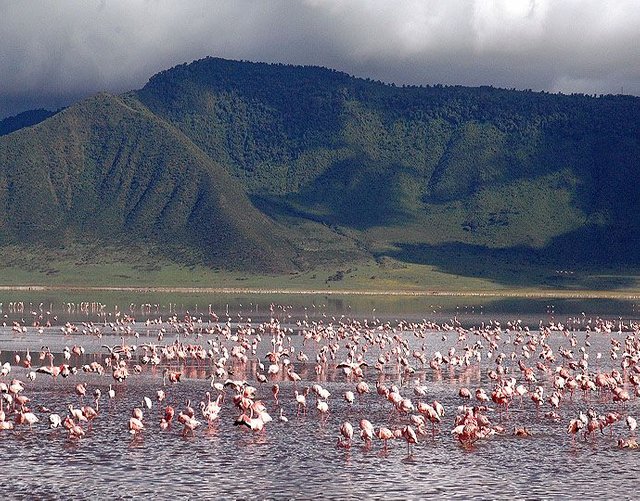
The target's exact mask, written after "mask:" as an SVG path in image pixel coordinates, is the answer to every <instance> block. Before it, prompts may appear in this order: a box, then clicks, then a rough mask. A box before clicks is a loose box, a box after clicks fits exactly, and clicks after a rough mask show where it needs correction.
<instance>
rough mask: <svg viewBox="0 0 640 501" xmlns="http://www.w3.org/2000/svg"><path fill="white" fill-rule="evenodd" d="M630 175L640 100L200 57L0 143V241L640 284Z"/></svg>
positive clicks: (213, 259) (271, 266)
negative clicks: (620, 278) (594, 275)
mask: <svg viewBox="0 0 640 501" xmlns="http://www.w3.org/2000/svg"><path fill="white" fill-rule="evenodd" d="M639 159H640V99H639V98H635V97H629V96H598V97H594V96H585V95H560V94H549V93H535V92H531V91H515V90H504V89H495V88H491V87H480V88H468V87H457V86H456V87H444V86H430V87H397V86H393V85H387V84H383V83H381V82H375V81H371V80H363V79H358V78H354V77H351V76H349V75H347V74H344V73H340V72H337V71H333V70H329V69H325V68H318V67H298V66H287V65H271V64H263V63H249V62H238V61H228V60H223V59H217V58H207V59H203V60H200V61H196V62H194V63H191V64H184V65H180V66H177V67H175V68H172V69H169V70H166V71H163V72H161V73H159V74H157V75H155V76H153V77H152V78H151V79H150V80H149V82H148V83H147V85H145V86H144V88H142V89H140V90H138V91H132V92H130V93H127V94H125V95H123V96H120V97H115V96H108V95H99V96H96V97H94V98H91V99H89V100H86V101H83V102H81V103H78V104H76V105H75V106H72V107H70V108H69V109H67V110H64V111H62V112H60V113H58V114H57V115H55V116H52V117H51V118H48V119H47V120H45V121H43V122H41V123H39V124H38V125H35V126H34V127H30V128H27V129H22V130H19V131H17V132H13V133H11V134H9V135H6V136H4V137H2V138H0V207H4V210H3V211H2V215H0V236H1V238H2V241H3V242H5V243H7V242H11V243H16V242H23V241H33V240H34V239H35V240H38V241H41V240H42V239H44V240H45V241H47V242H53V243H54V244H56V245H59V244H60V242H61V240H64V239H65V238H69V236H68V235H71V234H72V235H76V236H78V238H81V237H82V238H86V236H87V235H91V237H92V238H93V237H95V238H97V239H113V238H117V239H121V238H123V237H125V236H126V238H129V239H133V240H135V241H150V242H155V244H157V243H159V242H162V245H163V246H164V247H166V248H165V249H164V251H163V252H164V253H165V254H166V255H167V256H168V257H170V258H172V259H174V260H175V261H177V262H181V260H183V259H184V256H185V255H189V256H190V258H189V259H190V260H191V261H194V260H195V261H196V262H202V263H204V264H207V265H209V266H215V267H221V268H229V269H246V270H257V269H259V270H263V271H267V272H282V271H287V270H288V271H296V270H307V269H312V268H314V267H318V266H321V265H322V266H337V264H344V263H347V262H362V261H363V260H366V259H367V257H369V258H375V259H376V260H377V261H378V263H381V262H385V261H384V260H385V259H386V258H387V257H391V258H393V259H395V260H397V261H400V262H404V263H414V264H424V265H430V266H435V267H437V268H438V269H440V270H443V271H446V272H449V273H453V274H464V275H472V276H482V277H488V278H491V279H495V280H497V281H503V282H504V281H506V282H509V281H516V282H517V281H518V280H520V279H522V280H528V281H531V282H535V281H536V280H537V279H536V278H535V277H531V276H529V275H527V274H526V273H524V271H526V268H527V267H530V266H536V267H539V268H540V269H549V270H551V269H554V268H558V267H560V268H563V267H564V268H569V269H572V270H573V269H606V268H613V269H618V268H621V267H624V268H625V269H635V267H636V266H637V265H638V264H639V262H640V252H639V251H638V250H636V247H635V245H634V243H635V242H637V241H638V239H639V238H640V218H639V217H638V213H639V210H638V209H640V196H638V195H639V194H640V193H639V192H638V191H639V190H638V186H639V182H640V165H639V162H640V160H639ZM114 235H117V236H116V237H114ZM505 269H508V270H511V272H510V273H511V274H510V275H509V276H510V278H505V277H504V276H503V275H504V274H503V272H504V270H505ZM496 270H497V271H496ZM521 272H522V273H521ZM519 277H520V278H519Z"/></svg>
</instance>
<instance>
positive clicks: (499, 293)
mask: <svg viewBox="0 0 640 501" xmlns="http://www.w3.org/2000/svg"><path fill="white" fill-rule="evenodd" d="M0 291H1V292H12V291H15V292H51V291H68V292H132V293H174V294H265V295H266V294H277V295H322V296H406V297H447V296H449V297H496V298H505V297H507V298H508V297H512V298H523V299H536V298H540V299H543V298H558V299H626V300H630V299H640V291H639V292H636V293H634V292H615V291H587V290H576V291H567V290H549V291H542V290H540V291H536V290H518V289H514V290H496V291H461V290H458V291H455V290H453V291H446V290H424V291H420V290H417V291H416V290H390V291H380V290H349V289H284V288H280V289H265V288H260V287H168V286H163V287H160V286H152V287H145V286H78V285H0Z"/></svg>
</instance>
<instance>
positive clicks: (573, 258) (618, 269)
mask: <svg viewBox="0 0 640 501" xmlns="http://www.w3.org/2000/svg"><path fill="white" fill-rule="evenodd" d="M616 233H617V235H616ZM622 233H623V232H615V231H613V230H612V229H604V228H587V229H582V230H579V231H576V232H571V233H568V234H566V235H562V236H560V237H557V238H556V239H554V240H553V241H552V242H551V244H550V245H548V246H547V247H544V248H542V249H532V248H528V247H513V248H508V249H490V248H487V247H484V246H479V245H469V244H463V243H448V244H443V245H427V244H406V243H396V247H397V248H398V249H399V250H398V251H397V252H393V253H388V254H387V255H389V256H390V257H393V258H394V259H397V260H399V261H404V262H409V263H416V264H426V265H431V266H436V267H438V268H439V269H440V270H442V271H444V272H446V273H451V274H456V275H463V276H467V277H475V278H484V279H489V280H492V281H495V282H497V283H501V284H505V285H511V286H521V287H549V288H555V289H567V290H572V289H586V290H602V291H604V290H617V289H624V288H629V287H633V286H636V285H637V284H638V280H636V278H635V277H634V276H625V275H626V274H627V273H629V274H630V275H633V274H636V273H638V272H639V271H640V255H639V251H638V248H637V246H636V245H635V244H634V243H633V242H634V241H635V240H636V239H635V238H634V236H633V235H632V234H630V233H625V234H622ZM616 237H617V238H616Z"/></svg>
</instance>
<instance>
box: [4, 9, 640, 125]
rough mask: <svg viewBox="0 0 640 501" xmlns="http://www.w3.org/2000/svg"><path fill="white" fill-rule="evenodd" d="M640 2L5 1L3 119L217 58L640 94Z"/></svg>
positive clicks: (416, 79)
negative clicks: (159, 72) (167, 69)
mask: <svg viewBox="0 0 640 501" xmlns="http://www.w3.org/2000/svg"><path fill="white" fill-rule="evenodd" d="M639 21H640V9H638V8H637V0H616V1H615V2H605V1H596V0H475V1H472V0H406V1H402V0H384V1H383V0H289V1H285V0H226V1H225V0H218V1H213V0H210V1H209V0H175V1H165V0H146V1H134V0H102V1H98V0H75V1H72V0H56V1H55V2H46V1H31V0H20V1H15V0H0V40H2V43H0V75H1V78H0V116H6V115H8V114H13V113H16V112H18V111H21V110H23V109H27V108H32V107H38V106H44V107H48V108H56V107H58V106H62V105H65V104H68V103H70V102H72V101H74V100H76V99H78V98H80V97H83V96H86V95H88V94H92V93H94V92H97V91H100V90H107V91H111V92H121V91H124V90H128V89H133V88H139V87H140V86H142V85H144V83H145V82H146V80H147V79H148V78H149V77H150V76H151V75H153V74H154V73H156V72H158V71H160V70H162V69H166V68H169V67H171V66H174V65H175V64H179V63H182V62H185V61H187V62H188V61H192V60H194V59H199V58H202V57H205V56H208V55H214V56H220V57H226V58H233V59H249V60H259V61H269V62H276V61H277V62H286V63H295V64H316V65H322V66H329V67H333V68H337V69H340V70H344V71H347V72H348V73H351V74H355V75H358V76H367V77H371V78H375V79H381V80H385V81H390V82H396V83H414V84H430V83H445V84H463V85H483V84H486V85H494V86H499V87H508V88H510V87H516V88H520V89H528V88H531V89H534V90H549V91H562V92H585V93H589V94H591V93H618V92H620V91H621V90H622V89H623V90H624V92H625V93H630V94H636V95H640V51H638V49H637V48H638V47H640V30H638V29H637V26H638V25H639Z"/></svg>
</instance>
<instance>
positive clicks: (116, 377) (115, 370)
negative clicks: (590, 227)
mask: <svg viewBox="0 0 640 501" xmlns="http://www.w3.org/2000/svg"><path fill="white" fill-rule="evenodd" d="M274 308H275V307H274V306H272V308H271V318H270V319H269V320H267V321H265V322H263V323H259V324H253V323H252V321H251V319H250V318H247V319H243V318H238V320H237V321H234V322H232V321H231V318H228V319H227V321H220V320H219V319H218V317H217V316H216V315H215V314H211V315H209V316H208V318H206V317H205V319H204V320H203V318H202V317H194V316H191V315H189V314H187V315H185V316H184V317H180V318H179V317H178V316H177V315H173V316H171V317H170V318H168V319H165V320H163V319H162V318H161V317H157V318H155V319H147V320H146V321H144V322H136V321H135V319H134V318H132V317H131V316H127V315H121V314H119V313H118V315H117V316H116V318H114V319H111V320H110V321H106V320H105V321H104V322H100V323H92V322H80V323H75V324H74V323H66V324H65V325H64V326H61V327H55V326H53V327H45V326H44V325H42V324H41V322H40V321H39V319H38V318H36V317H34V321H33V322H32V323H30V324H29V325H26V322H24V323H23V322H18V321H14V322H13V324H12V325H9V326H7V328H11V331H12V336H13V337H14V338H15V339H18V340H20V339H24V338H25V336H26V337H28V338H31V337H37V336H39V335H42V333H43V331H44V329H45V328H48V329H56V330H57V329H60V332H59V335H60V336H63V339H65V341H67V340H68V341H74V342H73V344H72V343H71V342H69V344H72V346H71V347H65V348H64V349H63V350H62V353H57V354H54V352H53V351H52V350H50V349H49V348H48V347H46V346H42V348H41V349H40V350H39V351H38V352H37V353H35V352H34V353H31V352H30V351H29V350H28V349H25V350H24V351H12V352H11V353H10V354H7V353H4V354H2V352H0V354H2V355H3V356H4V358H5V359H6V358H7V356H9V357H10V358H11V359H10V360H9V361H6V362H5V363H4V364H3V365H2V366H1V367H0V394H1V398H0V433H11V432H16V431H17V430H22V431H24V432H31V433H36V432H41V431H44V430H47V429H60V430H66V431H65V433H66V435H67V436H68V439H69V440H74V441H76V440H77V441H80V440H86V439H87V436H88V435H90V433H92V423H94V422H96V421H97V420H101V419H119V420H121V424H120V425H119V426H121V429H122V430H123V433H124V431H125V430H126V431H128V432H129V433H131V434H132V435H134V436H144V434H145V433H148V431H147V430H150V429H152V430H160V431H165V432H170V431H171V430H175V429H177V430H179V434H180V435H183V436H195V435H196V434H197V433H198V429H199V428H206V427H215V426H216V423H217V422H218V421H219V420H220V419H224V418H226V417H230V418H231V419H232V420H233V424H235V425H237V427H238V428H237V429H238V431H240V430H250V432H254V433H265V430H266V429H268V428H269V427H271V426H279V425H283V426H287V425H291V424H292V423H291V422H292V421H293V422H294V423H295V420H308V419H317V420H318V421H319V423H320V425H321V426H325V425H326V423H328V422H329V416H331V415H332V412H334V411H333V409H337V408H338V406H337V405H336V404H335V402H336V400H338V399H340V405H341V408H342V409H344V408H347V409H349V408H350V409H356V406H357V404H358V402H359V401H362V402H366V405H361V406H360V407H358V408H357V410H353V411H350V412H349V413H348V414H347V415H346V417H347V418H348V419H347V420H344V419H343V417H345V416H341V417H339V418H338V417H335V418H333V419H332V422H333V423H335V424H336V428H337V429H336V430H335V438H336V441H335V442H334V444H335V446H336V447H338V448H346V449H349V448H352V447H353V446H354V441H359V442H360V443H361V444H362V445H363V447H365V448H371V447H373V446H374V445H373V444H375V443H376V442H379V444H380V447H381V448H382V449H383V450H387V448H388V447H389V442H392V441H402V442H404V443H406V446H407V451H408V454H409V455H412V454H413V452H412V449H413V447H414V446H416V444H420V443H422V442H429V441H433V442H436V441H437V440H438V439H439V437H444V436H445V435H448V436H452V437H453V439H455V441H456V442H457V443H458V444H459V446H461V447H465V448H473V447H474V444H476V443H478V442H479V441H485V440H489V439H490V438H491V437H496V436H501V435H503V436H504V435H510V436H514V437H523V438H527V437H532V438H535V436H536V433H535V430H534V429H533V428H532V426H531V423H527V422H524V423H523V422H522V419H523V416H526V418H527V419H538V420H544V421H545V422H546V423H550V424H552V425H553V426H557V427H558V428H561V429H562V430H564V431H565V432H566V436H567V437H568V441H570V442H573V441H575V440H577V439H580V440H586V441H596V440H598V438H597V437H598V435H601V436H602V435H605V436H606V434H607V432H608V433H609V436H610V437H613V436H614V435H613V434H614V433H615V440H611V442H612V443H615V444H617V446H618V447H621V448H630V449H635V448H638V447H639V444H638V442H637V440H636V437H635V429H636V420H635V419H634V417H633V416H631V415H630V414H629V412H628V409H629V405H630V404H629V402H630V401H631V400H633V399H635V398H637V397H638V396H639V395H640V363H639V361H640V336H639V333H640V326H638V325H635V324H633V323H624V322H622V321H621V320H618V321H607V320H603V319H599V318H597V319H593V320H587V319H584V321H582V322H578V323H577V324H578V325H579V329H576V328H575V326H574V327H573V328H571V329H569V328H567V327H566V326H565V325H563V324H562V323H557V322H553V321H550V322H547V323H543V322H540V325H539V328H536V329H530V328H529V327H527V326H525V325H523V324H522V322H520V321H518V320H516V321H512V322H508V323H506V324H504V325H501V324H500V323H499V322H497V321H489V322H486V323H483V324H481V325H479V326H476V327H468V328H467V327H463V326H462V325H461V324H460V323H459V322H458V321H457V320H456V319H453V320H450V321H448V322H444V323H437V322H433V321H426V320H423V321H421V322H409V321H400V322H396V323H393V324H392V323H391V322H384V321H381V320H379V319H375V318H374V319H372V320H357V319H347V318H345V317H344V316H343V317H341V318H323V319H322V320H318V321H309V320H308V319H304V320H302V319H301V320H298V321H297V322H293V321H292V322H290V323H281V321H280V320H279V319H278V318H276V317H277V315H274ZM280 308H282V309H283V311H284V310H285V308H284V307H280ZM145 331H146V332H147V334H146V340H145V335H144V334H141V333H144V332H145ZM579 331H580V332H579ZM149 333H152V334H149ZM85 336H87V337H92V338H95V339H100V340H101V341H100V342H102V343H104V340H106V339H114V338H115V339H118V338H119V342H118V343H116V344H115V345H110V344H106V343H105V344H102V346H101V348H100V351H99V352H98V353H93V354H87V353H86V350H85V349H84V348H83V346H82V340H83V339H84V337H85ZM297 336H298V337H297ZM594 337H598V338H600V339H603V340H604V341H605V344H603V343H600V344H599V345H600V346H603V345H604V346H606V347H607V350H608V351H605V350H603V351H605V352H604V353H603V352H597V353H594V350H592V349H591V341H592V340H593V338H594ZM434 339H437V340H438V342H439V343H440V345H441V346H443V347H445V348H441V349H440V350H436V349H430V348H429V347H430V346H431V347H433V346H434V343H433V342H431V341H432V340H434ZM151 340H153V342H151ZM296 340H297V341H298V342H295V341H296ZM136 343H137V344H136ZM265 346H268V348H264V347H265ZM266 349H268V350H269V351H268V352H266ZM296 368H298V369H296ZM194 371H195V372H194ZM194 374H195V375H196V377H200V376H198V375H199V374H200V375H202V374H204V376H205V377H206V380H207V381H208V382H207V383H203V384H206V385H207V386H206V388H202V393H201V395H202V399H201V401H200V402H199V405H196V406H195V408H194V406H192V404H191V401H182V402H180V401H178V400H177V398H178V397H177V393H176V392H175V391H174V389H175V388H177V387H179V386H180V385H182V384H184V382H185V381H186V380H189V379H190V378H192V376H194ZM85 375H90V376H91V378H92V379H85V380H83V377H85ZM138 377H145V378H151V381H152V384H153V385H155V386H156V388H154V390H153V391H152V392H150V393H149V395H145V396H144V397H143V398H141V399H140V401H139V403H138V404H137V405H134V406H132V407H131V408H129V409H128V410H127V411H126V415H125V416H124V417H123V416H122V415H121V414H117V413H115V414H114V413H112V412H105V411H104V409H105V407H106V408H107V409H108V408H109V406H110V405H111V402H112V401H113V400H114V399H117V396H118V395H122V394H125V393H126V392H127V391H128V388H129V385H135V384H136V382H135V381H136V378H138ZM41 378H48V379H50V380H51V384H50V385H47V386H45V389H42V387H41V389H40V391H39V392H38V393H37V394H34V393H33V389H34V388H35V386H34V385H36V381H37V380H38V379H41ZM102 378H105V379H106V378H109V379H108V381H110V382H109V383H95V381H103V379H102ZM445 379H446V380H448V381H449V382H450V383H451V384H450V385H449V388H450V392H451V395H450V398H449V399H448V401H449V402H455V404H453V405H451V404H450V407H453V408H449V409H445V407H444V406H443V405H442V403H441V402H439V401H438V400H436V399H435V398H434V397H433V395H430V386H429V385H428V384H426V382H427V381H428V380H433V381H442V380H445ZM69 380H71V381H72V382H71V383H69V382H68V381H69ZM92 381H93V383H92ZM474 383H475V385H473V386H472V384H474ZM107 384H108V389H107ZM332 384H333V387H336V388H340V390H339V391H340V394H338V395H335V394H332V393H331V392H330V391H329V390H330V388H331V385H332ZM92 386H93V387H92ZM46 388H57V389H58V391H65V392H66V393H65V395H66V397H65V402H64V406H62V405H61V404H59V403H58V404H57V406H58V407H57V408H54V406H53V405H51V404H50V403H49V402H48V401H47V400H46V397H47V391H46ZM101 388H102V389H101ZM105 393H106V395H105ZM334 393H335V390H334ZM367 406H369V407H372V406H375V407H377V408H378V409H383V410H385V411H384V412H378V413H376V415H377V416H378V422H376V423H373V422H372V421H371V420H370V419H371V414H370V413H369V412H368V410H369V409H368V408H367ZM523 408H524V409H528V412H526V413H525V412H522V411H521V410H522V409H523ZM294 409H295V415H294V414H293V412H294ZM287 410H288V411H289V412H288V414H289V415H287V412H286V411H287ZM387 411H388V412H387ZM336 412H337V411H336ZM345 414H346V413H345ZM358 414H359V415H358ZM355 415H358V416H357V417H359V419H358V418H356V419H355V420H354V419H352V417H353V416H355ZM381 415H384V416H388V417H387V419H386V421H385V422H380V419H379V416H381ZM514 415H515V417H514ZM272 416H273V417H272ZM351 421H353V423H352V422H351ZM272 422H273V423H272ZM278 423H280V424H278ZM287 423H289V424H287ZM338 424H339V426H338ZM246 432H247V433H250V432H249V431H246ZM569 437H570V438H569Z"/></svg>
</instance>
